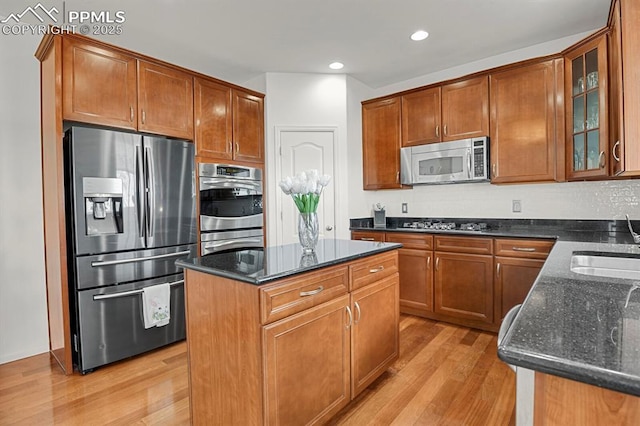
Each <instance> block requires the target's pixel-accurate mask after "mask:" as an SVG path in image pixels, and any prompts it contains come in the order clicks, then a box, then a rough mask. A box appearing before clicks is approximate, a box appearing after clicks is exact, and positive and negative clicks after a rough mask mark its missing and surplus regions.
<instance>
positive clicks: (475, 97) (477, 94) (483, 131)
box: [442, 76, 489, 141]
mask: <svg viewBox="0 0 640 426" xmlns="http://www.w3.org/2000/svg"><path fill="white" fill-rule="evenodd" d="M442 132H443V133H442V140H443V141H452V140H456V139H466V138H475V137H478V136H487V135H488V134H489V78H488V77H487V76H481V77H476V78H471V79H469V80H464V81H460V82H458V83H452V84H447V85H445V86H442Z"/></svg>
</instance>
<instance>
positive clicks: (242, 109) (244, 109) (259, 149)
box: [232, 89, 264, 163]
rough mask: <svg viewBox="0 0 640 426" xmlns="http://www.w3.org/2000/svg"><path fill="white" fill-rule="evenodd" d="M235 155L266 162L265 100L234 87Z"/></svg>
mask: <svg viewBox="0 0 640 426" xmlns="http://www.w3.org/2000/svg"><path fill="white" fill-rule="evenodd" d="M232 94H233V142H234V154H233V157H234V159H236V160H240V161H250V162H255V163H262V162H264V100H263V98H261V97H258V96H255V95H252V94H250V93H247V92H243V91H240V90H237V89H233V92H232Z"/></svg>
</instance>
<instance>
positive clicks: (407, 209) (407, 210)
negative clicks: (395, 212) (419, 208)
mask: <svg viewBox="0 0 640 426" xmlns="http://www.w3.org/2000/svg"><path fill="white" fill-rule="evenodd" d="M402 213H409V207H408V206H407V203H402Z"/></svg>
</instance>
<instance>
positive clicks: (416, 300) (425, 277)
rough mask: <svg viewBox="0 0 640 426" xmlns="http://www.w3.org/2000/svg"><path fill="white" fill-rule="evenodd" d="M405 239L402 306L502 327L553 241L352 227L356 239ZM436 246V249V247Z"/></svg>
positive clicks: (411, 311) (422, 313)
mask: <svg viewBox="0 0 640 426" xmlns="http://www.w3.org/2000/svg"><path fill="white" fill-rule="evenodd" d="M369 238H370V239H376V240H377V241H386V242H396V243H401V244H402V245H403V247H402V248H401V249H399V250H398V270H399V273H400V311H401V312H403V313H408V314H412V315H419V316H422V317H425V318H431V319H435V320H438V321H446V322H450V323H454V324H460V325H464V326H468V327H475V328H480V329H483V330H489V331H497V330H498V328H499V327H500V323H501V322H502V319H503V318H504V316H505V315H506V313H507V312H508V311H509V309H511V308H512V307H513V306H515V305H517V304H520V303H522V302H523V301H524V299H525V298H526V296H527V294H528V293H529V290H530V289H531V286H533V283H534V282H535V280H536V278H537V276H538V274H539V272H540V270H541V269H542V266H543V265H544V261H545V260H546V258H547V256H548V255H549V252H550V251H551V248H552V247H553V244H554V241H553V240H542V239H532V238H487V237H476V236H460V235H448V234H437V235H433V234H429V233H424V232H423V233H421V232H404V231H393V232H378V231H352V239H369ZM434 250H435V252H434Z"/></svg>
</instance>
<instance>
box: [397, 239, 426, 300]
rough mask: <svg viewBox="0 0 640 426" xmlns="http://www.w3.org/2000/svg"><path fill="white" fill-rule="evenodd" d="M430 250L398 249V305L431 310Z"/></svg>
mask: <svg viewBox="0 0 640 426" xmlns="http://www.w3.org/2000/svg"><path fill="white" fill-rule="evenodd" d="M432 257H433V252H432V251H425V250H415V249H405V248H402V249H399V250H398V271H399V273H400V306H405V307H407V308H411V309H416V310H419V311H422V312H433V267H432V266H433V264H432V261H431V258H432Z"/></svg>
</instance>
